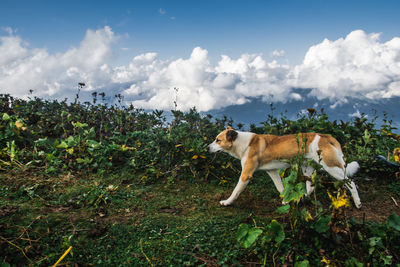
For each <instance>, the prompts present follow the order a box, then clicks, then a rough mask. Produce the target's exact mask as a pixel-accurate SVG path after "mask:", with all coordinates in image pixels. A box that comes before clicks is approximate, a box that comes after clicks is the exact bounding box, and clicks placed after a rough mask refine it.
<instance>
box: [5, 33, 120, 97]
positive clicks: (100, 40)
mask: <svg viewBox="0 0 400 267" xmlns="http://www.w3.org/2000/svg"><path fill="white" fill-rule="evenodd" d="M116 39H117V37H116V36H115V35H114V33H113V32H112V30H111V28H109V27H104V28H103V29H99V30H96V31H92V30H88V31H87V32H86V35H85V38H84V39H83V41H82V42H81V43H80V45H79V46H78V47H76V48H71V49H69V50H67V51H66V52H65V53H60V54H54V55H52V54H49V53H48V51H47V50H46V49H43V48H40V49H37V48H30V47H29V44H27V43H26V42H24V41H23V40H22V39H21V38H20V37H19V36H6V37H4V36H3V37H0V41H1V45H0V92H1V93H10V94H12V95H15V96H19V97H25V96H27V94H28V91H29V90H31V89H32V90H34V91H35V92H36V95H37V96H41V97H58V96H59V97H61V96H69V95H71V94H72V93H73V91H74V85H76V84H77V83H78V82H81V81H84V82H85V83H86V84H87V85H88V87H87V90H92V89H95V88H99V87H102V86H105V85H106V84H107V83H108V82H109V79H108V78H106V77H107V76H109V67H108V66H107V62H109V61H110V60H111V59H112V58H113V52H112V49H111V46H110V44H111V43H112V42H114V41H116ZM103 77H104V78H103ZM75 90H76V89H75Z"/></svg>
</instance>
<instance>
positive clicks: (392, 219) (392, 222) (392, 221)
mask: <svg viewBox="0 0 400 267" xmlns="http://www.w3.org/2000/svg"><path fill="white" fill-rule="evenodd" d="M387 225H388V226H389V227H392V228H393V229H395V230H397V231H400V216H399V215H397V214H396V213H392V215H390V216H389V217H388V220H387Z"/></svg>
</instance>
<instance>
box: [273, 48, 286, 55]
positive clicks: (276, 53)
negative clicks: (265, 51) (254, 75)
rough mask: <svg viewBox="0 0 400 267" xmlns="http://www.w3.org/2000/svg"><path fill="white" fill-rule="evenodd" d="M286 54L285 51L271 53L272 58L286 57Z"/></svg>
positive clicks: (276, 50)
mask: <svg viewBox="0 0 400 267" xmlns="http://www.w3.org/2000/svg"><path fill="white" fill-rule="evenodd" d="M285 54H286V52H285V50H278V49H275V50H274V51H272V52H271V54H270V56H271V57H284V56H285Z"/></svg>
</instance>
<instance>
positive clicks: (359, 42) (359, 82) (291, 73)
mask: <svg viewBox="0 0 400 267" xmlns="http://www.w3.org/2000/svg"><path fill="white" fill-rule="evenodd" d="M7 32H8V33H9V35H8V36H0V93H10V94H12V95H14V96H18V97H26V96H27V95H28V93H29V90H30V89H33V90H34V92H35V95H37V96H40V97H53V98H54V97H57V98H65V97H69V98H70V100H71V99H72V98H73V97H74V94H75V93H76V90H77V84H78V82H85V84H86V85H87V86H86V87H85V88H84V89H83V90H86V91H94V90H96V91H98V92H100V91H104V92H106V94H107V95H111V96H113V95H114V94H117V93H122V94H123V95H124V99H125V101H126V102H127V103H133V105H135V106H137V107H142V108H149V109H152V108H157V109H173V108H174V101H175V98H176V97H177V104H178V108H179V109H182V110H188V109H189V108H191V107H194V106H196V107H197V109H198V110H200V111H207V110H210V109H217V108H221V107H225V106H228V105H232V104H243V103H245V102H247V101H249V99H250V98H251V97H260V98H262V99H263V100H265V101H269V102H276V101H281V102H286V101H288V100H290V99H294V100H301V99H302V98H303V96H302V95H301V94H299V91H298V90H296V92H293V90H292V88H293V87H297V88H311V89H312V91H311V95H314V96H317V97H318V98H319V99H324V98H329V99H331V100H332V102H333V104H332V108H335V107H337V106H340V105H341V104H342V103H346V101H347V99H346V98H347V97H348V96H353V97H370V98H390V97H393V96H400V38H393V39H392V40H390V41H388V42H385V43H383V42H380V40H379V34H366V33H365V32H363V31H360V30H358V31H353V32H351V33H350V34H349V35H347V36H346V37H345V38H340V39H338V40H335V41H330V40H327V39H325V40H324V41H323V42H321V43H319V44H316V45H314V46H312V47H310V49H309V51H308V52H307V53H306V55H305V58H304V61H303V63H302V64H300V65H297V66H289V65H284V64H280V63H278V62H277V61H275V60H273V61H267V60H265V59H264V58H263V55H261V54H243V55H241V56H240V57H238V58H231V57H229V56H227V55H222V56H221V58H220V60H219V61H218V62H217V63H216V64H212V63H210V61H209V57H208V51H207V50H205V49H203V48H200V47H195V48H194V49H193V51H192V53H191V54H190V55H189V57H188V58H178V59H175V60H168V61H164V60H160V59H158V55H157V53H145V54H141V55H137V56H135V57H133V59H132V60H131V62H130V63H129V64H127V65H123V66H114V64H113V63H114V62H115V57H116V54H114V52H113V51H114V50H113V43H115V42H117V41H118V39H119V36H117V35H115V34H114V32H113V31H112V30H111V28H110V27H104V28H102V29H99V30H96V31H93V30H88V31H87V32H86V35H85V37H84V39H83V40H82V42H81V43H80V44H79V45H78V46H77V47H74V48H71V49H69V50H67V51H65V52H64V53H58V54H50V53H49V52H48V51H47V50H46V49H43V48H31V47H30V46H29V44H28V43H26V42H25V41H24V40H23V39H22V38H21V37H19V36H16V35H15V31H13V30H12V29H10V30H9V31H7ZM273 54H274V56H283V55H284V51H283V50H276V52H275V53H273ZM174 88H179V90H178V92H177V93H176V91H175V90H174Z"/></svg>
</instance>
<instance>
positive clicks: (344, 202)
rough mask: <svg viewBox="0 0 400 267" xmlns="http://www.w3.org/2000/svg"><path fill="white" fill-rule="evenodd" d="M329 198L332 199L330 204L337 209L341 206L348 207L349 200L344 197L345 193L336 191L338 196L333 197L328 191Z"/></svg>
mask: <svg viewBox="0 0 400 267" xmlns="http://www.w3.org/2000/svg"><path fill="white" fill-rule="evenodd" d="M328 195H329V198H330V199H331V201H332V205H333V207H334V208H335V209H339V208H341V207H350V203H349V200H348V199H347V198H346V195H345V194H343V195H342V194H341V193H340V191H339V192H338V196H337V197H336V198H335V197H333V196H332V195H331V194H330V193H329V192H328Z"/></svg>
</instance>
